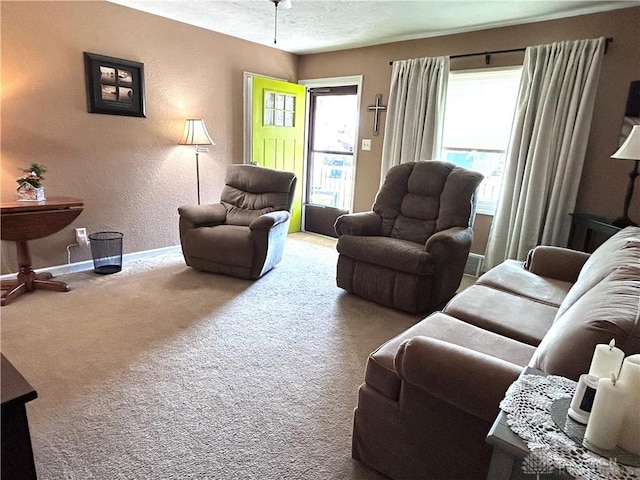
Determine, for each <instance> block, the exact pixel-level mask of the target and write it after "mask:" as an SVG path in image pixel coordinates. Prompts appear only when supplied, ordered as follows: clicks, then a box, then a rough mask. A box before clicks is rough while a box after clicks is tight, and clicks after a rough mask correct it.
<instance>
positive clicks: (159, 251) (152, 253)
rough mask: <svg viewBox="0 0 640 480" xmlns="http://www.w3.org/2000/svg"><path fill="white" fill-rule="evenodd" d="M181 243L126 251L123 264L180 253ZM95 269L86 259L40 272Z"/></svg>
mask: <svg viewBox="0 0 640 480" xmlns="http://www.w3.org/2000/svg"><path fill="white" fill-rule="evenodd" d="M181 251H182V250H181V249H180V245H174V246H172V247H162V248H155V249H153V250H143V251H141V252H133V253H125V254H124V255H122V264H123V265H124V264H126V263H128V262H133V261H135V260H142V259H143V258H150V257H156V256H158V255H164V254H166V253H180V252H181ZM88 270H93V260H85V261H83V262H75V263H69V264H68V265H55V266H53V267H44V268H38V269H37V271H38V273H42V272H49V273H50V274H51V275H53V276H54V277H55V276H58V275H66V274H67V273H75V272H86V271H88ZM17 273H18V272H15V273H6V274H4V275H0V280H13V279H15V276H16V274H17Z"/></svg>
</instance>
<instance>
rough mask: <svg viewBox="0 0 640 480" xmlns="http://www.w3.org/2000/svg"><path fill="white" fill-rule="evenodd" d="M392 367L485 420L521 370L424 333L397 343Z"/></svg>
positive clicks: (496, 409) (495, 410)
mask: <svg viewBox="0 0 640 480" xmlns="http://www.w3.org/2000/svg"><path fill="white" fill-rule="evenodd" d="M394 368H395V370H396V372H397V373H398V375H399V376H400V378H401V379H402V381H404V382H408V383H410V384H412V385H414V386H416V387H418V388H421V389H422V390H424V391H425V392H427V393H429V394H430V395H433V396H435V397H437V398H439V399H440V400H442V401H444V402H447V403H449V404H451V405H454V406H455V407H457V408H459V409H461V410H464V411H465V412H467V413H470V414H471V415H475V416H476V417H478V418H482V419H484V420H486V421H488V422H491V421H493V420H494V419H495V417H496V416H497V415H498V412H499V411H500V407H499V405H500V402H501V401H502V399H503V398H504V394H505V392H506V391H507V388H509V385H511V384H512V383H513V382H514V381H515V380H516V379H517V378H518V375H520V373H521V372H522V367H521V366H518V365H515V364H513V363H509V362H507V361H505V360H501V359H499V358H496V357H492V356H490V355H486V354H484V353H480V352H476V351H474V350H471V349H469V348H465V347H461V346H459V345H455V344H453V343H449V342H445V341H442V340H437V339H435V338H430V337H425V336H417V337H413V338H411V339H409V340H405V341H404V342H403V343H402V344H401V345H400V347H399V348H398V352H397V353H396V356H395V358H394Z"/></svg>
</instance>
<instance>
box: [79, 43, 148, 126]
mask: <svg viewBox="0 0 640 480" xmlns="http://www.w3.org/2000/svg"><path fill="white" fill-rule="evenodd" d="M84 67H85V77H86V82H87V108H88V109H89V112H90V113H105V114H108V115H128V116H131V117H146V115H145V104H144V65H143V64H142V63H139V62H133V61H131V60H122V59H120V58H114V57H107V56H104V55H98V54H96V53H89V52H84Z"/></svg>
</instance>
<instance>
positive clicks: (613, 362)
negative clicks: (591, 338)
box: [589, 339, 624, 378]
mask: <svg viewBox="0 0 640 480" xmlns="http://www.w3.org/2000/svg"><path fill="white" fill-rule="evenodd" d="M615 344H616V342H615V339H613V340H611V342H609V345H606V344H604V343H601V344H598V345H596V349H595V351H594V352H593V358H592V359H591V366H590V367H589V375H593V376H594V377H598V378H602V377H604V378H609V377H610V376H611V373H612V372H613V373H614V374H615V375H616V377H617V376H618V374H619V373H620V367H621V366H622V360H623V359H624V352H623V351H622V350H620V349H619V348H617V347H616V346H615Z"/></svg>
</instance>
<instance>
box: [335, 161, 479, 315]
mask: <svg viewBox="0 0 640 480" xmlns="http://www.w3.org/2000/svg"><path fill="white" fill-rule="evenodd" d="M482 179H483V176H482V175H481V174H480V173H478V172H473V171H470V170H466V169H464V168H460V167H456V166H455V165H453V164H450V163H446V162H439V161H425V162H411V163H404V164H401V165H397V166H395V167H393V168H391V169H389V171H388V172H387V175H386V177H385V181H384V184H383V185H382V187H381V188H380V191H379V192H378V194H377V196H376V199H375V202H374V204H373V211H370V212H364V213H352V214H347V215H342V216H340V217H338V219H337V220H336V223H335V229H336V233H337V234H338V237H339V238H338V245H337V248H338V252H339V254H340V255H339V257H338V267H337V278H336V280H337V284H338V286H339V287H341V288H344V289H345V290H347V291H348V292H351V293H355V294H356V295H359V296H361V297H364V298H366V299H369V300H372V301H374V302H377V303H380V304H382V305H386V306H388V307H392V308H396V309H398V310H404V311H406V312H410V313H418V312H425V311H427V310H434V309H436V308H438V307H440V306H441V305H443V304H444V303H445V302H446V301H448V300H449V299H450V298H451V297H453V295H454V294H455V291H456V289H457V288H458V286H459V285H460V280H461V279H462V275H463V273H464V267H465V264H466V261H467V257H468V255H469V250H470V248H471V241H472V239H473V229H472V226H473V219H474V215H475V205H476V197H475V192H476V189H477V188H478V185H479V184H480V182H481V181H482Z"/></svg>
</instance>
